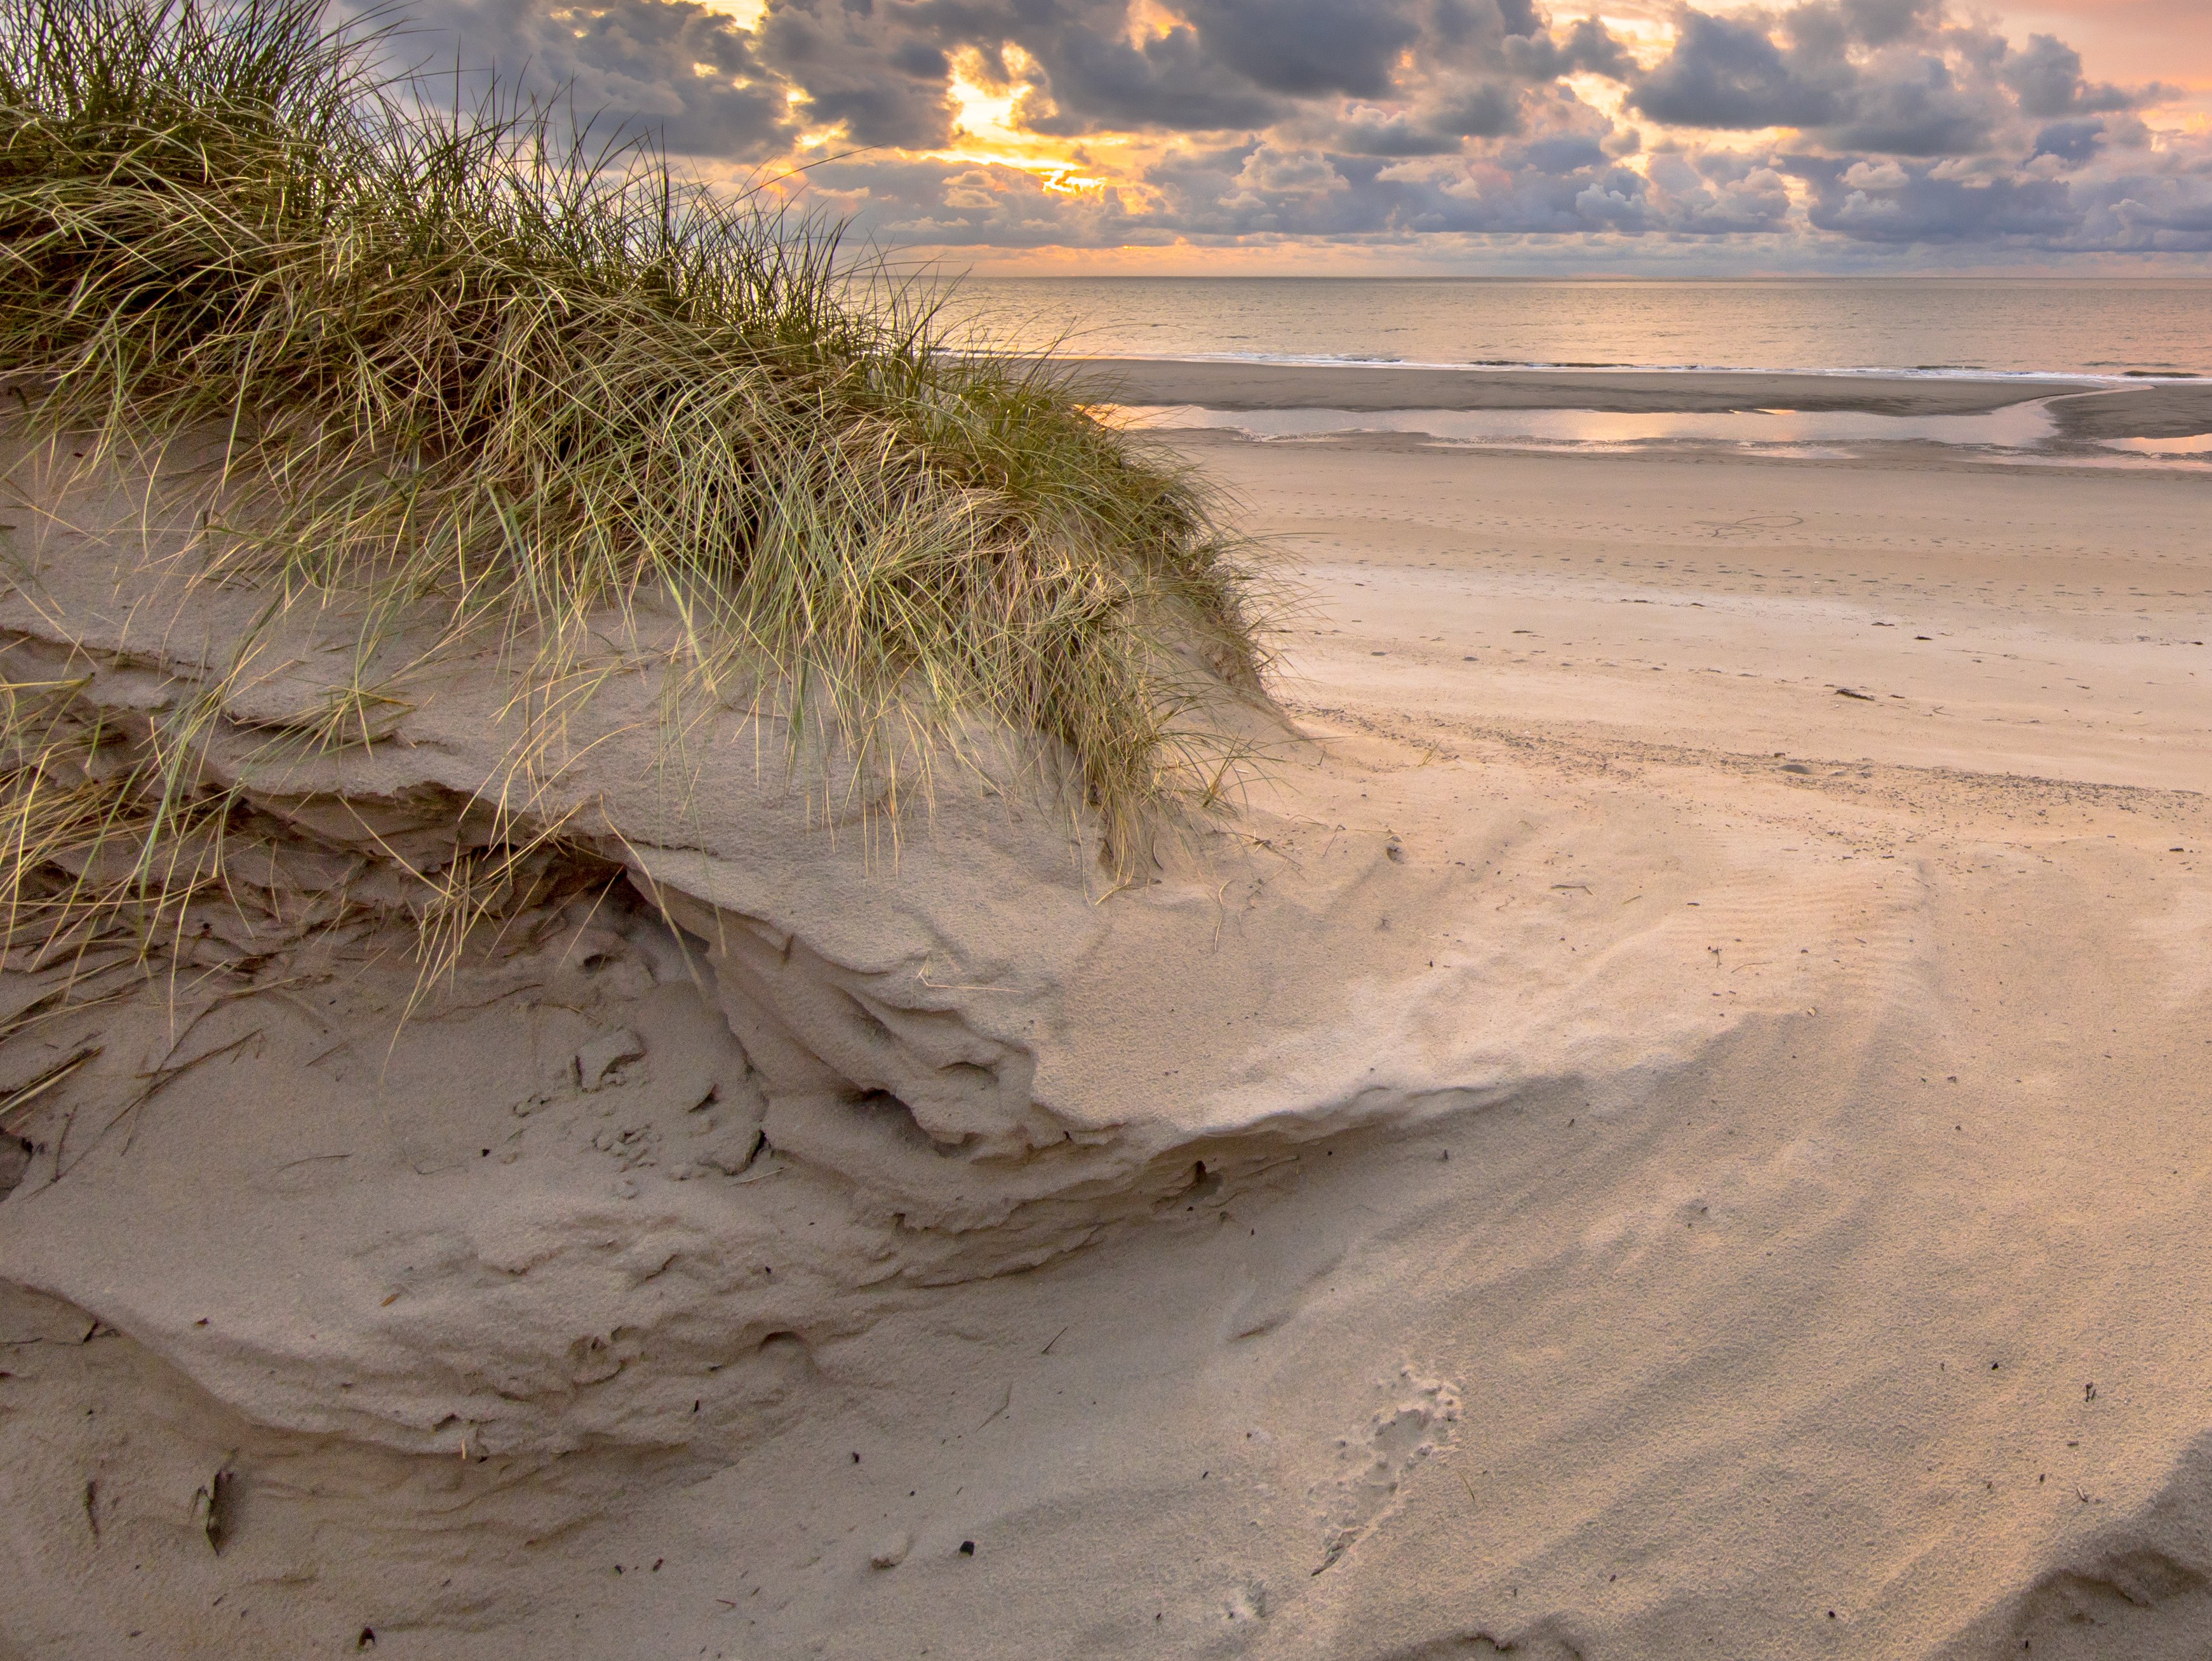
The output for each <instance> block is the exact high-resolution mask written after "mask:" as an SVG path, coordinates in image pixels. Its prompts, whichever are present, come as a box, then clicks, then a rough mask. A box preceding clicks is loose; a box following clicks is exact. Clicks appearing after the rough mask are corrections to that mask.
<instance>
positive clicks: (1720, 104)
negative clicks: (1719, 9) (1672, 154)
mask: <svg viewBox="0 0 2212 1661" xmlns="http://www.w3.org/2000/svg"><path fill="white" fill-rule="evenodd" d="M1842 67H1844V66H1843V65H1842V64H1841V63H1840V62H1838V63H1836V64H1833V65H1832V66H1831V69H1830V71H1829V74H1828V75H1827V76H1825V77H1822V78H1823V79H1826V80H1827V81H1828V82H1831V83H1832V82H1833V80H1834V79H1835V73H1834V72H1835V70H1839V69H1841V68H1842ZM1628 101H1629V107H1630V108H1632V109H1633V110H1635V111H1636V112H1638V114H1640V115H1646V116H1649V117H1650V118H1651V119H1652V120H1654V121H1663V122H1666V123H1667V124H1668V125H1670V126H1677V127H1710V128H1719V129H1723V130H1736V131H1752V130H1757V129H1759V128H1763V127H1818V126H1822V125H1825V124H1826V123H1827V122H1829V121H1830V120H1832V119H1833V118H1834V117H1835V115H1836V113H1837V110H1838V103H1837V95H1836V88H1835V87H1834V86H1833V84H1827V85H1823V84H1821V80H1820V79H1813V78H1808V77H1807V76H1804V75H1803V74H1802V73H1801V72H1800V70H1799V66H1798V65H1797V64H1796V63H1793V62H1792V60H1791V56H1790V55H1788V54H1785V53H1784V51H1783V49H1782V47H1781V46H1780V45H1778V44H1777V43H1776V42H1775V40H1774V39H1773V37H1772V36H1771V34H1770V33H1768V31H1767V29H1766V28H1765V26H1764V24H1763V21H1749V22H1738V21H1735V20H1734V19H1730V18H1725V17H1715V16H1712V15H1710V14H1708V13H1705V12H1701V11H1694V10H1686V11H1685V12H1684V13H1683V14H1682V17H1681V26H1680V31H1679V33H1677V35H1676V37H1675V40H1674V48H1673V50H1672V51H1671V52H1668V55H1667V57H1666V58H1665V59H1664V60H1663V61H1662V63H1660V64H1659V65H1658V66H1657V67H1656V68H1655V69H1654V70H1652V71H1651V73H1650V74H1649V75H1647V76H1644V77H1643V79H1642V80H1640V81H1639V82H1638V83H1637V85H1636V89H1635V90H1634V92H1632V94H1630V95H1629V100H1628Z"/></svg>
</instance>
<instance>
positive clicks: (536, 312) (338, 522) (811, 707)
mask: <svg viewBox="0 0 2212 1661" xmlns="http://www.w3.org/2000/svg"><path fill="white" fill-rule="evenodd" d="M324 18H325V13H324V10H323V8H322V6H321V5H320V4H319V3H318V0H0V376H5V377H6V378H7V379H8V380H9V383H10V385H13V386H14V387H15V388H16V389H18V390H19V391H21V392H22V393H23V394H24V396H25V397H26V398H27V406H26V411H25V415H24V416H23V419H24V420H25V421H27V422H28V423H30V426H31V428H32V430H33V431H34V432H37V433H46V434H60V433H68V434H70V435H72V441H73V442H76V443H78V444H79V445H80V446H81V447H82V446H89V448H90V452H91V453H93V454H94V455H95V456H96V457H98V458H110V459H119V460H125V461H130V460H131V458H140V459H141V460H142V461H143V458H147V457H152V456H159V455H160V454H161V453H163V452H164V451H165V448H166V447H167V446H173V445H174V444H175V443H177V442H178V441H179V440H191V441H194V442H204V440H205V439H206V438H207V436H208V435H209V434H211V433H212V434H216V435H217V436H218V438H219V440H220V443H219V446H218V448H219V451H220V452H221V455H222V460H221V462H220V463H219V464H216V465H215V466H213V467H212V468H211V469H210V470H204V472H203V473H202V474H201V475H199V476H197V483H196V484H195V485H194V487H193V488H195V489H196V490H197V491H198V492H199V495H198V498H197V500H198V506H199V508H200V509H201V510H203V512H202V518H203V522H204V526H205V529H204V532H203V533H202V534H201V536H200V537H199V540H198V545H197V547H196V549H194V550H193V553H194V555H195V557H197V559H198V560H199V561H201V569H202V571H203V573H204V574H206V575H212V576H217V577H220V578H222V579H226V580H233V579H246V580H250V581H252V582H256V583H259V584H263V585H266V586H267V587H268V589H269V591H270V592H271V594H272V595H275V596H277V597H279V602H280V603H281V604H285V605H291V604H299V603H322V602H324V601H327V600H329V599H330V598H331V597H333V596H344V597H350V601H349V603H354V604H356V606H358V607H360V608H362V609H363V610H364V611H365V613H366V615H369V616H370V617H371V618H372V619H373V620H374V627H377V628H381V629H385V630H397V629H398V628H399V627H402V626H404V627H409V628H410V629H419V628H420V627H421V626H422V622H423V621H424V620H425V619H428V620H432V621H434V622H435V628H434V629H433V631H432V632H433V633H435V637H436V639H437V640H438V641H439V642H440V648H441V649H444V648H459V649H461V650H465V651H470V652H477V651H482V650H484V649H486V648H487V646H488V645H495V646H496V648H497V649H498V650H499V651H500V652H502V653H504V654H505V655H506V658H507V661H508V662H509V663H510V664H512V665H513V668H514V670H515V672H516V673H517V675H518V676H519V677H520V680H521V682H523V683H525V684H526V685H528V686H532V687H537V688H544V687H547V686H551V685H555V684H558V683H560V682H562V679H563V677H564V676H570V675H572V673H574V671H575V670H576V669H577V666H578V665H579V664H580V662H582V661H583V660H584V659H585V658H586V657H587V656H588V654H589V652H591V650H592V641H593V640H594V639H595V638H597V639H599V640H604V639H605V636H606V633H607V632H608V631H607V621H608V619H609V618H610V617H613V618H615V619H617V621H621V622H624V623H629V624H634V625H642V624H649V625H650V627H642V626H641V627H637V628H635V629H633V631H632V634H633V638H651V639H653V640H661V641H667V640H674V641H675V642H676V644H675V645H674V646H672V647H668V648H666V650H667V652H668V657H669V662H670V664H671V669H672V670H673V671H674V675H673V677H672V680H673V682H676V683H680V684H681V686H682V687H683V688H685V689H687V690H688V691H695V692H703V693H705V694H707V695H709V696H723V695H725V694H727V695H729V696H731V697H732V699H734V700H737V701H739V702H740V703H744V702H747V701H750V706H752V707H755V708H761V707H767V708H769V709H771V710H772V711H773V712H775V713H776V714H778V715H780V716H782V717H785V718H788V719H789V721H790V723H791V730H793V732H794V733H799V732H810V731H811V732H814V733H817V734H820V735H824V736H825V737H826V742H829V743H834V744H836V745H838V746H842V748H843V749H844V750H845V751H846V752H847V753H848V755H849V756H850V757H851V758H852V759H854V761H857V762H858V763H859V764H860V772H861V773H866V772H867V771H868V770H869V769H870V768H872V767H873V768H876V769H878V770H880V771H883V772H888V773H894V774H895V773H896V770H897V769H898V768H899V767H901V766H905V767H908V768H909V769H911V767H913V766H914V765H915V763H914V761H913V759H912V758H914V757H915V756H917V755H919V756H921V757H923V758H927V755H930V754H932V753H933V752H935V751H937V750H939V749H941V748H942V747H943V746H944V745H945V743H947V742H948V741H950V742H952V743H955V745H956V747H957V735H958V734H959V733H960V732H962V731H963V730H971V728H972V724H974V723H977V722H980V723H981V724H983V725H984V726H985V727H987V728H990V729H997V730H1011V731H1012V732H1014V733H1016V734H1018V735H1022V736H1023V737H1025V738H1029V739H1033V740H1035V741H1036V743H1035V744H1034V745H1033V747H1032V753H1034V754H1036V755H1038V756H1039V757H1040V758H1042V759H1043V760H1045V761H1046V762H1047V763H1048V765H1047V766H1046V767H1045V769H1044V772H1043V773H1042V774H1041V775H1040V776H1041V777H1042V778H1048V779H1054V780H1057V781H1059V782H1061V783H1073V784H1074V785H1076V786H1077V789H1076V791H1074V792H1073V797H1072V799H1073V803H1075V805H1076V808H1077V810H1079V811H1086V812H1089V813H1091V814H1093V815H1096V816H1097V818H1098V819H1099V820H1100V821H1103V825H1104V827H1105V829H1106V832H1107V840H1108V846H1109V848H1112V849H1115V850H1116V851H1117V856H1118V857H1121V858H1127V857H1128V856H1129V854H1130V852H1131V851H1133V850H1134V849H1137V848H1139V847H1140V846H1142V845H1143V843H1144V841H1145V838H1146V827H1147V826H1148V825H1151V824H1152V823H1155V822H1157V821H1158V819H1159V817H1160V816H1161V815H1163V813H1166V812H1171V811H1172V810H1173V809H1175V807H1176V804H1177V803H1182V802H1187V801H1188V800H1189V799H1190V798H1192V797H1194V796H1200V797H1202V796H1204V795H1206V793H1207V792H1208V791H1210V790H1212V788H1213V786H1214V785H1215V784H1216V783H1217V782H1218V768H1219V765H1220V751H1219V750H1218V749H1217V748H1210V747H1209V743H1208V740H1207V739H1206V736H1205V731H1204V723H1203V722H1202V721H1192V720H1190V719H1189V717H1190V715H1191V713H1192V712H1193V710H1194V707H1196V706H1200V705H1202V704H1204V703H1205V702H1206V700H1208V699H1210V698H1212V697H1214V696H1216V695H1218V694H1220V693H1221V692H1222V691H1223V690H1224V689H1225V688H1226V689H1232V690H1243V691H1253V690H1256V689H1257V687H1258V677H1259V674H1260V671H1261V667H1262V662H1261V648H1260V647H1259V646H1258V645H1257V644H1256V637H1255V622H1254V618H1253V615H1252V610H1251V606H1250V602H1249V573H1248V572H1247V570H1246V569H1245V568H1244V567H1243V566H1242V565H1241V564H1240V563H1239V561H1238V560H1237V557H1236V555H1235V553H1234V550H1233V549H1232V548H1231V545H1230V544H1229V543H1227V542H1226V541H1225V539H1224V538H1223V537H1222V536H1220V535H1219V534H1218V531H1217V530H1216V528H1215V526H1214V524H1213V523H1212V520H1211V519H1210V518H1209V514H1208V510H1207V506H1206V500H1205V499H1204V496H1203V494H1202V492H1201V491H1200V489H1199V488H1196V487H1195V486H1194V482H1192V481H1191V480H1190V479H1189V478H1188V476H1186V475H1184V474H1183V473H1182V472H1181V471H1180V470H1176V468H1174V467H1171V466H1169V465H1166V464H1164V463H1162V462H1161V461H1159V460H1158V459H1157V458H1152V457H1150V456H1148V455H1146V453H1144V452H1140V451H1139V450H1138V449H1137V448H1135V447H1134V446H1133V445H1132V444H1131V443H1130V442H1129V441H1128V440H1127V439H1126V438H1125V437H1123V436H1122V435H1121V434H1119V433H1116V432H1115V431H1114V430H1112V429H1111V428H1109V427H1106V426H1104V425H1103V424H1101V423H1100V422H1099V421H1097V420H1095V419H1093V418H1092V417H1091V415H1089V414H1088V413H1087V412H1086V411H1085V410H1084V409H1082V408H1080V407H1079V405H1078V404H1077V403H1075V402H1074V401H1073V399H1072V398H1071V397H1070V396H1069V394H1068V391H1066V388H1065V387H1064V386H1063V385H1060V384H1059V383H1058V382H1057V381H1056V380H1055V379H1054V375H1053V373H1052V372H1051V371H1050V369H1049V368H1048V367H1028V368H1014V367H1008V366H1007V365H1006V364H1003V363H997V362H994V361H990V360H988V359H987V358H986V357H981V356H978V355H971V354H966V353H955V352H950V351H947V350H945V349H944V343H943V341H942V340H941V339H940V337H939V334H938V333H937V331H936V329H935V325H934V323H933V312H932V308H931V306H930V305H929V302H928V299H927V296H926V295H922V294H916V293H915V292H914V291H912V290H908V289H902V288H898V287H896V285H892V284H886V283H884V282H880V281H878V282H870V281H868V280H867V279H866V273H865V271H864V270H861V269H860V267H858V266H856V265H854V264H853V263H851V262H848V261H847V260H846V259H844V258H842V257H841V254H840V252H839V246H838V239H837V237H836V233H835V230H834V227H823V226H821V225H819V224H817V223H811V222H801V221H793V220H791V219H789V218H787V217H785V216H783V215H780V214H778V213H776V212H775V211H773V210H772V209H769V207H767V206H765V205H764V202H765V200H766V199H765V198H764V197H760V196H754V197H730V196H727V195H724V194H719V193H717V192H715V191H712V190H708V189H706V188H703V187H702V186H699V185H696V184H693V183H689V182H686V180H685V179H683V178H682V177H680V176H679V175H678V174H677V173H675V172H674V171H672V170H671V167H670V166H669V165H668V164H667V163H666V161H665V159H663V158H661V157H659V155H657V154H656V153H655V152H654V151H653V150H652V149H650V148H648V147H644V146H638V145H630V146H622V145H616V146H611V147H601V148H598V149H592V148H590V147H588V146H586V144H585V143H583V142H580V141H578V140H575V139H574V138H572V137H570V136H568V135H567V134H566V133H564V132H563V130H560V129H558V128H556V126H555V125H554V124H552V123H550V121H548V120H546V119H544V118H542V117H541V115H540V114H538V113H537V112H532V111H529V110H526V109H517V108H514V107H513V106H484V107H480V108H477V109H474V110H463V111H459V112H446V113H439V112H436V111H435V108H432V109H431V111H430V112H428V113H426V112H425V105H424V103H423V102H422V100H419V99H418V98H416V96H415V95H414V94H415V93H416V91H417V90H418V89H417V88H412V87H410V85H408V84H406V83H404V82H392V81H390V80H388V79H383V78H380V71H379V70H378V69H377V64H379V63H380V61H381V60H380V57H379V53H378V47H379V41H378V39H377V37H375V36H374V34H366V35H364V34H360V33H354V34H349V33H345V32H344V31H343V30H341V31H339V32H336V33H333V32H331V29H330V28H329V27H326V25H325V21H324ZM40 707H41V708H43V707H46V706H45V705H44V704H41V705H40ZM334 736H342V735H337V734H336V733H335V731H334ZM38 742H39V741H38V736H37V732H36V731H32V732H29V733H28V734H27V736H25V737H19V738H18V739H17V741H16V742H15V743H13V745H12V749H13V750H14V755H13V756H12V758H11V759H10V761H9V768H8V771H9V780H10V781H11V782H8V783H7V784H6V785H4V788H0V796H4V797H6V798H7V806H8V809H9V813H11V814H12V815H13V816H14V817H15V820H16V821H18V830H17V838H16V840H15V843H14V845H13V846H14V847H15V849H16V850H18V852H15V853H12V854H9V855H8V856H6V857H5V858H4V859H0V864H5V865H6V866H7V867H8V869H9V870H12V871H13V872H14V874H15V882H18V883H19V882H21V877H22V873H23V872H24V870H26V869H27V867H26V866H25V865H24V864H23V856H22V854H21V852H20V850H22V849H24V848H27V847H28V846H31V844H32V842H33V841H35V840H36V837H35V836H34V835H33V831H32V828H31V827H33V825H34V823H41V822H45V821H41V820H40V814H41V813H42V812H45V811H46V809H41V808H40V807H39V806H38V805H37V804H36V803H34V802H33V799H32V798H33V797H35V796H36V795H37V792H38V790H39V789H40V787H42V785H52V784H54V783H55V781H56V780H57V779H58V780H59V781H60V784H61V785H64V786H66V787H67V788H69V789H75V788H76V785H74V784H71V783H70V780H71V779H74V778H75V777H76V775H75V774H73V773H70V772H69V770H68V769H67V768H62V769H61V770H60V771H59V772H58V773H57V772H56V771H55V769H54V767H45V768H43V769H42V768H41V767H40V766H38V765H37V764H36V762H35V756H36V755H37V754H38V753H39V752H38ZM1054 757H1057V758H1061V760H1063V761H1065V764H1066V765H1065V768H1064V769H1063V770H1060V771H1058V772H1056V771H1055V767H1056V764H1055V763H1054V762H1053V761H1052V758H1054ZM902 758H905V759H904V760H903V761H902ZM165 765H166V764H165ZM157 771H158V769H157ZM181 776H182V775H181V774H179V773H176V770H175V769H174V768H173V767H172V768H171V769H170V772H169V773H165V774H163V775H162V779H163V780H164V781H166V782H161V783H160V785H159V788H158V790H157V791H156V794H157V795H160V796H161V797H162V799H163V800H164V801H166V800H167V799H168V797H170V796H173V795H174V793H175V791H176V788H177V786H176V782H175V781H176V778H178V777H181ZM894 784H895V785H896V779H894ZM145 788H146V783H145V780H144V779H141V781H140V794H141V796H143V794H144V789H145ZM54 799H56V800H58V798H54ZM893 799H894V800H896V796H895V795H894V797H893ZM85 805H86V804H84V803H80V804H79V807H80V808H83V807H85ZM142 816H143V815H142ZM154 818H155V822H157V823H158V822H159V821H160V809H158V805H157V809H156V810H155V814H154ZM55 822H57V823H58V822H60V821H55ZM82 822H84V821H82V816H81V815H79V817H76V818H72V819H70V821H69V823H70V824H71V825H74V826H77V827H79V828H81V827H82ZM48 828H49V830H51V829H52V827H51V826H49V827H48ZM26 839H28V840H26ZM195 868H196V869H197V867H195ZM148 869H149V867H148V864H147V862H146V860H145V859H144V858H142V859H141V860H140V861H139V873H140V881H141V882H142V883H143V882H144V881H145V880H146V873H147V870H148ZM0 876H5V872H0Z"/></svg>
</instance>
